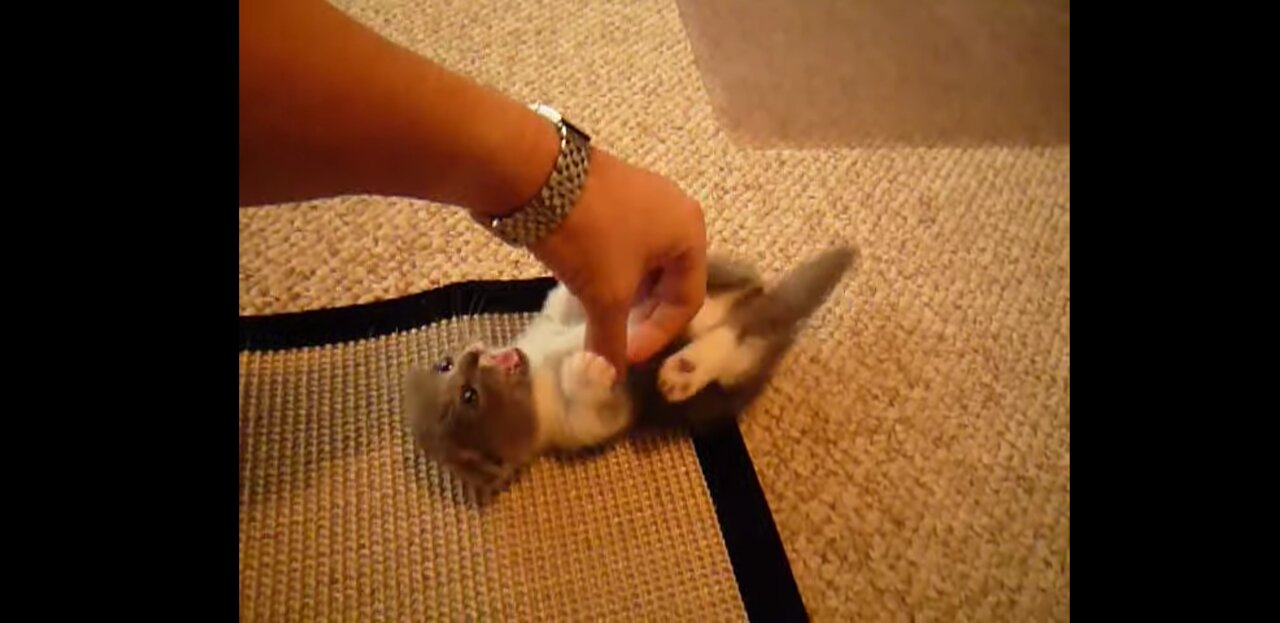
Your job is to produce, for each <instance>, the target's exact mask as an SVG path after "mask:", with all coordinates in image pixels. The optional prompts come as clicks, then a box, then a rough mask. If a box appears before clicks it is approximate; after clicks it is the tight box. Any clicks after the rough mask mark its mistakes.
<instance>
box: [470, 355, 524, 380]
mask: <svg viewBox="0 0 1280 623" xmlns="http://www.w3.org/2000/svg"><path fill="white" fill-rule="evenodd" d="M480 362H481V363H484V364H486V365H489V366H493V367H495V368H498V369H499V370H502V371H503V372H505V373H506V374H508V375H511V376H515V375H516V374H519V373H520V372H523V371H524V369H525V367H526V366H528V363H529V361H528V357H526V356H525V354H524V352H523V351H521V350H520V349H519V348H508V349H506V350H500V351H497V352H491V353H485V354H483V355H481V356H480Z"/></svg>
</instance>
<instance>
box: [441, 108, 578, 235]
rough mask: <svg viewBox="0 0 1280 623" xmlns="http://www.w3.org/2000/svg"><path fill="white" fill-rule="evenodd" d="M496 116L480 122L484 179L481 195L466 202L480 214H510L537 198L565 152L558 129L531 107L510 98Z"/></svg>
mask: <svg viewBox="0 0 1280 623" xmlns="http://www.w3.org/2000/svg"><path fill="white" fill-rule="evenodd" d="M504 100H505V98H504ZM493 118H494V119H497V120H498V122H497V123H486V124H483V125H481V126H479V131H478V137H477V139H476V143H475V146H476V150H477V154H478V161H479V162H481V163H483V164H482V165H481V166H480V167H479V168H480V170H481V171H482V173H481V178H482V179H477V180H475V187H476V189H477V192H476V194H475V197H474V198H473V199H472V200H471V201H470V202H468V205H465V206H463V207H465V208H467V210H468V211H469V212H471V214H472V215H473V216H474V217H476V218H480V219H492V218H494V217H502V216H507V215H509V214H511V213H513V212H515V211H517V210H519V209H520V208H521V207H523V206H524V205H525V204H527V203H529V202H530V201H532V200H533V199H534V197H536V196H537V195H538V191H539V190H540V189H541V188H542V186H543V184H545V183H546V182H547V179H548V178H549V177H550V175H551V171H552V169H553V168H554V166H555V163H556V158H557V157H558V156H559V154H560V138H559V136H558V134H557V132H556V130H555V128H554V127H553V126H552V125H551V124H549V123H547V120H546V119H543V118H542V117H541V116H539V115H538V114H537V113H535V112H533V111H531V110H529V108H528V107H526V106H523V105H521V104H519V103H516V102H514V101H510V100H505V101H504V102H503V106H502V107H501V111H500V112H499V113H498V114H496V115H494V116H493Z"/></svg>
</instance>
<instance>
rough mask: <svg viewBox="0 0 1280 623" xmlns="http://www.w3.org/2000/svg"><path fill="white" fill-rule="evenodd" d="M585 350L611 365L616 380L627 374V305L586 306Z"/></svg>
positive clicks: (586, 304)
mask: <svg viewBox="0 0 1280 623" xmlns="http://www.w3.org/2000/svg"><path fill="white" fill-rule="evenodd" d="M583 304H584V306H585V307H586V310H587V350H590V351H591V352H593V353H596V354H597V355H600V356H601V357H604V358H605V359H607V360H608V361H609V363H611V364H613V369H614V370H615V371H616V372H617V375H618V380H622V379H623V378H624V377H625V376H626V374H627V312H628V308H627V305H626V304H625V303H624V304H622V305H608V304H606V305H600V304H588V303H586V301H583Z"/></svg>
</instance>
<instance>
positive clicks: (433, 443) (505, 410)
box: [405, 344, 537, 487]
mask: <svg viewBox="0 0 1280 623" xmlns="http://www.w3.org/2000/svg"><path fill="white" fill-rule="evenodd" d="M532 387H533V385H532V378H531V376H530V372H529V360H528V358H527V357H526V356H525V354H524V353H523V352H521V351H520V350H519V349H516V348H507V349H502V350H493V349H487V348H485V347H484V346H483V345H481V344H475V345H472V346H470V347H467V348H466V349H464V350H462V351H460V352H457V353H455V354H453V355H451V356H449V357H446V358H444V359H442V360H440V361H438V362H436V363H435V364H433V365H432V366H431V367H428V368H418V369H415V370H413V371H412V372H410V374H409V379H408V386H407V387H406V393H405V399H406V406H407V407H408V411H407V414H406V415H407V417H408V420H409V426H410V428H411V429H412V430H413V435H414V439H415V440H416V441H417V443H418V445H419V446H420V447H421V448H422V449H424V450H425V451H426V452H427V453H428V454H429V455H430V456H431V457H432V458H435V459H436V460H439V461H440V462H442V463H444V464H445V465H447V466H448V467H449V468H450V469H451V470H453V471H454V473H456V474H458V475H459V476H461V477H462V478H463V479H465V480H466V481H468V482H469V483H471V484H473V485H476V486H480V487H490V486H496V485H499V484H501V483H502V481H504V480H506V479H507V478H508V477H509V476H511V475H512V474H513V473H514V472H515V470H516V469H518V468H519V467H520V466H521V465H522V464H524V463H525V462H527V461H529V460H530V459H532V458H533V454H534V452H535V443H536V435H537V418H536V417H535V415H534V411H533V390H532Z"/></svg>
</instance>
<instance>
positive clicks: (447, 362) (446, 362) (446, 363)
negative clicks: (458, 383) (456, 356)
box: [436, 357, 453, 374]
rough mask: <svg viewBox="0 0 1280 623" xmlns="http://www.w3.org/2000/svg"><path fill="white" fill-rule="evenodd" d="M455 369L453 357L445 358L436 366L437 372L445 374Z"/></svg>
mask: <svg viewBox="0 0 1280 623" xmlns="http://www.w3.org/2000/svg"><path fill="white" fill-rule="evenodd" d="M452 369H453V357H445V358H444V359H443V360H442V361H441V362H440V363H437V364H436V372H439V373H441V374H444V373H446V372H448V371H450V370H452Z"/></svg>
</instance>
